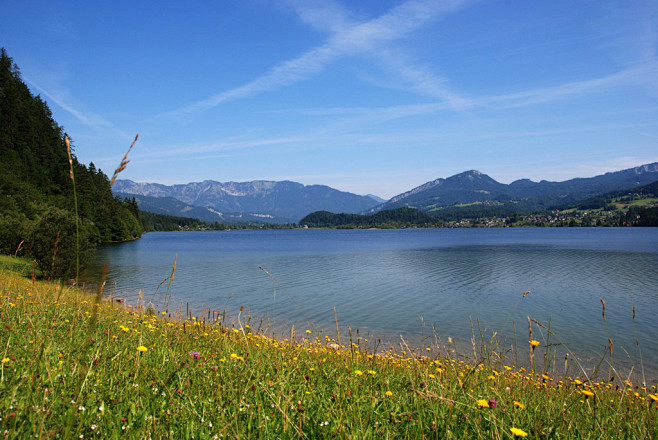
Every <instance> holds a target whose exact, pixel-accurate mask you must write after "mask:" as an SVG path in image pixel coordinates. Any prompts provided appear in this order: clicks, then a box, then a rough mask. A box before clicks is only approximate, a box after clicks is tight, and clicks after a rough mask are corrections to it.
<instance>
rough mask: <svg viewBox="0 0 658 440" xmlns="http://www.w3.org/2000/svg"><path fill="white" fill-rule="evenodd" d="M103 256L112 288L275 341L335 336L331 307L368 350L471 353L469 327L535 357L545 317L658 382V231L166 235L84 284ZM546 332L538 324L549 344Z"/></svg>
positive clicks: (139, 244) (150, 238) (561, 338)
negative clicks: (531, 345) (531, 350)
mask: <svg viewBox="0 0 658 440" xmlns="http://www.w3.org/2000/svg"><path fill="white" fill-rule="evenodd" d="M176 256H177V266H176V272H175V279H174V281H173V282H172V283H171V286H170V289H169V292H168V293H167V284H168V283H167V282H165V283H164V284H163V285H162V286H161V287H160V289H159V290H158V291H157V292H156V289H157V287H158V284H160V283H161V282H162V281H163V280H164V279H165V278H166V277H167V276H169V275H170V274H171V270H172V263H173V261H174V258H175V257H176ZM105 261H108V262H109V271H108V283H107V287H106V293H108V294H112V295H114V296H120V297H124V298H127V299H128V303H131V304H135V303H136V302H137V298H138V294H139V292H140V290H141V291H142V292H143V294H144V298H145V301H146V303H147V304H148V303H149V302H151V303H153V305H154V306H155V308H156V309H157V310H163V308H164V305H165V301H166V298H167V297H168V296H169V295H170V300H169V303H168V304H169V310H170V311H171V312H172V313H173V310H174V309H179V310H180V309H181V308H182V311H183V314H185V313H186V312H187V310H188V308H189V310H190V311H191V313H193V314H194V315H195V316H198V317H201V316H202V315H204V314H205V313H206V312H203V310H215V311H218V312H226V313H227V314H228V315H230V316H233V317H235V316H237V315H238V312H239V309H240V306H245V312H244V313H243V314H242V316H243V317H244V316H246V315H247V314H248V315H249V316H251V325H252V327H257V326H258V325H259V323H261V322H262V323H263V325H266V324H269V332H270V333H274V335H275V336H276V335H284V334H286V332H287V331H289V330H290V328H291V327H292V326H293V325H294V326H295V330H296V331H297V332H298V333H301V334H304V331H305V330H307V329H308V330H312V331H313V332H314V333H315V332H322V335H323V336H324V335H329V336H331V337H335V336H336V323H335V315H334V309H335V312H336V316H337V318H338V323H339V326H340V332H341V337H342V342H343V344H345V342H346V340H347V327H348V326H349V327H351V329H352V336H353V338H354V340H355V341H356V340H357V333H356V331H357V330H356V329H358V337H361V338H362V341H361V342H362V344H363V345H367V346H368V347H370V349H375V348H378V349H381V348H382V347H383V346H384V344H385V345H386V346H385V348H388V346H389V345H391V344H393V345H396V346H399V344H400V343H401V342H402V339H401V337H402V338H404V340H405V341H406V342H408V343H409V344H410V345H412V346H413V347H416V348H422V347H426V346H430V345H432V344H433V343H434V341H435V340H434V337H435V336H436V337H439V338H440V341H441V345H442V346H445V345H446V344H447V341H448V338H451V339H452V340H453V344H452V345H450V346H449V347H448V348H457V350H458V351H459V352H460V353H464V354H466V355H468V353H469V352H470V353H472V342H471V339H472V336H473V334H475V336H476V339H478V340H479V339H480V335H485V337H486V339H487V341H488V340H489V338H490V337H491V336H492V332H498V333H497V336H498V337H501V338H503V340H504V345H505V346H506V347H510V346H512V345H513V344H514V343H515V341H516V343H518V346H519V353H525V354H526V357H527V353H528V348H527V347H528V337H529V334H528V317H530V318H531V319H534V320H536V321H538V322H539V323H541V324H542V325H544V326H546V327H548V326H549V322H550V329H551V332H552V335H551V337H550V340H549V342H551V343H561V344H564V345H561V346H559V347H558V349H559V350H564V349H566V348H567V347H568V349H569V350H571V351H572V352H573V353H574V354H575V355H576V357H578V358H579V359H582V360H591V359H594V360H599V359H601V357H602V356H603V353H605V350H607V347H608V338H610V339H612V341H613V342H614V346H613V357H614V364H615V365H616V366H623V367H624V368H626V369H628V368H630V366H631V365H634V368H635V370H636V371H635V373H636V374H639V373H640V372H641V368H642V367H643V368H644V372H645V374H646V376H647V380H649V379H650V378H651V380H652V381H653V380H655V379H656V378H657V377H658V345H657V344H656V337H657V336H658V319H657V318H658V228H507V229H409V230H312V229H309V230H304V229H296V230H244V231H242V230H239V231H203V232H157V233H148V234H145V235H144V236H143V237H142V238H141V239H139V240H137V241H134V242H130V243H123V244H118V245H107V246H102V247H100V248H99V250H98V252H97V253H96V256H95V257H94V260H93V261H92V262H91V265H90V268H89V269H88V270H87V271H86V274H85V278H86V280H87V281H88V282H91V283H93V280H94V279H95V277H97V276H98V274H99V273H100V267H101V266H102V264H103V262H105ZM261 268H262V269H261ZM526 291H530V294H528V295H527V296H526V297H524V298H522V296H523V294H524V292H526ZM601 299H603V300H604V301H605V303H606V321H605V322H604V320H603V316H602V305H601ZM633 310H635V316H633V313H634V312H633ZM234 319H235V318H233V320H234ZM514 324H516V335H515V332H514ZM547 333H548V331H547V329H545V328H542V327H541V326H539V325H537V324H536V323H534V322H533V338H534V339H537V340H539V341H541V342H542V345H543V343H544V342H545V341H546V338H547ZM316 334H317V333H316ZM380 338H381V339H382V341H383V342H382V345H380V346H378V347H376V345H377V343H378V341H379V339H380ZM365 339H368V343H366V342H365ZM368 344H369V345H368ZM541 353H542V357H543V351H542V352H541ZM559 356H562V357H561V358H559ZM640 356H641V358H642V362H640V360H639V359H640ZM563 359H564V356H563V355H562V353H561V352H558V354H557V355H556V361H557V363H558V365H560V364H561V365H563V364H564V361H563ZM520 362H521V361H520ZM508 363H509V364H511V363H512V362H508ZM606 371H607V368H606Z"/></svg>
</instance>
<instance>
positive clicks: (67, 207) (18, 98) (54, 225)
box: [0, 48, 143, 278]
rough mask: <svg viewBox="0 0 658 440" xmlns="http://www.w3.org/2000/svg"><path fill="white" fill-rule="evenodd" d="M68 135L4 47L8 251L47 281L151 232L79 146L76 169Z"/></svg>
mask: <svg viewBox="0 0 658 440" xmlns="http://www.w3.org/2000/svg"><path fill="white" fill-rule="evenodd" d="M66 136H67V133H65V131H64V128H63V127H61V126H60V125H58V124H57V123H56V122H55V120H54V119H53V116H52V112H51V110H50V109H49V108H48V105H47V103H46V102H45V101H44V100H43V99H41V97H40V96H38V95H37V96H34V95H32V93H31V92H30V90H29V89H28V87H27V86H26V85H25V83H24V82H23V80H22V78H21V74H20V69H19V68H18V66H17V65H16V64H15V63H14V61H13V60H12V58H10V57H9V56H8V55H7V52H6V50H5V49H4V48H2V49H0V156H1V157H2V160H1V161H0V252H1V253H3V254H12V255H19V256H25V257H29V258H33V259H35V261H36V262H37V264H38V266H39V268H40V269H41V270H42V272H43V274H44V275H45V276H47V277H58V278H61V277H67V276H71V274H72V273H73V271H74V270H75V268H74V265H75V260H76V256H77V257H78V259H79V261H81V262H84V261H86V259H87V258H88V256H89V255H90V253H91V252H92V251H93V248H94V246H95V245H96V244H99V243H103V242H118V241H126V240H132V239H135V238H138V237H139V236H140V235H141V234H142V232H143V228H142V225H141V223H140V221H139V209H138V207H137V204H136V203H134V200H133V201H130V200H122V199H120V198H118V197H114V195H113V194H112V188H111V186H110V181H109V179H108V177H107V175H106V174H105V173H104V172H103V171H102V170H100V169H97V168H96V166H95V165H94V164H93V163H90V164H89V165H88V166H87V165H84V164H81V163H79V162H78V160H77V158H76V156H75V146H74V144H72V147H71V150H72V151H71V161H72V163H71V165H69V158H68V153H67V147H66V144H65V137H66ZM68 137H69V138H70V136H68ZM71 170H72V173H73V175H74V177H75V189H76V192H77V212H78V216H77V217H76V215H75V212H76V206H75V201H74V196H73V195H74V188H73V181H72V179H71Z"/></svg>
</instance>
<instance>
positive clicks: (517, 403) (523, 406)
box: [514, 400, 525, 409]
mask: <svg viewBox="0 0 658 440" xmlns="http://www.w3.org/2000/svg"><path fill="white" fill-rule="evenodd" d="M514 406H516V407H518V408H521V409H523V408H525V405H524V404H522V403H521V402H517V401H516V400H515V401H514Z"/></svg>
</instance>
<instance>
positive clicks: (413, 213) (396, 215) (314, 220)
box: [299, 208, 442, 229]
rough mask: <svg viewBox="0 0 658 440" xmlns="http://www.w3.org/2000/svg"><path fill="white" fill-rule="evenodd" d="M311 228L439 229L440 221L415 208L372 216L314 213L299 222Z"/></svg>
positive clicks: (378, 213)
mask: <svg viewBox="0 0 658 440" xmlns="http://www.w3.org/2000/svg"><path fill="white" fill-rule="evenodd" d="M299 224H300V225H305V226H308V227H311V228H389V229H390V228H417V227H424V228H426V227H439V226H441V225H442V222H441V221H440V220H437V219H436V218H432V217H430V216H429V215H427V214H425V213H423V212H421V211H419V210H417V209H414V208H398V209H391V210H385V211H379V212H377V213H375V214H372V215H361V214H333V213H331V212H327V211H317V212H313V213H311V214H309V215H307V216H306V217H304V218H303V219H301V220H300V221H299Z"/></svg>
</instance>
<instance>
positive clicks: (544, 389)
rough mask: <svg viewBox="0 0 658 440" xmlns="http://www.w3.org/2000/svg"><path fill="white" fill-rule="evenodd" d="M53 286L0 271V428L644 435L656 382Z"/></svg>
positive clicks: (11, 431)
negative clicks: (286, 328) (339, 335)
mask: <svg viewBox="0 0 658 440" xmlns="http://www.w3.org/2000/svg"><path fill="white" fill-rule="evenodd" d="M58 290H59V286H58V285H57V284H55V283H48V282H33V281H32V280H30V279H26V278H23V277H20V276H19V275H17V274H12V273H11V272H9V271H5V270H2V271H0V321H1V322H2V324H3V325H2V326H0V341H1V342H0V356H1V357H2V359H1V361H2V362H1V363H0V432H6V434H5V436H6V437H8V438H26V437H28V436H32V435H35V434H36V435H37V436H39V433H41V434H40V435H41V437H42V438H80V436H82V437H83V438H128V439H132V438H135V439H141V438H149V437H150V438H193V437H194V438H208V439H211V438H217V439H219V438H308V439H310V438H313V439H316V438H317V439H322V438H331V439H348V438H359V439H382V438H401V439H417V438H427V439H430V438H437V439H439V438H440V439H442V438H454V439H456V438H475V439H512V438H515V436H516V435H520V434H519V433H526V434H527V435H528V438H552V439H581V438H582V439H599V438H647V439H648V438H656V424H655V421H656V410H658V407H657V405H658V402H657V401H658V395H656V389H655V388H650V389H647V390H643V389H635V388H633V387H631V386H630V385H629V386H628V387H621V388H619V389H616V388H615V387H614V386H611V384H610V383H606V382H595V381H593V380H589V381H588V380H585V381H580V380H578V379H572V378H571V377H567V376H566V375H565V380H561V381H558V380H557V378H556V379H554V378H553V377H549V376H548V375H546V374H544V375H535V374H530V373H526V372H525V369H524V368H518V367H516V366H508V365H504V364H503V365H501V366H500V367H499V366H498V363H497V362H495V363H494V362H487V361H486V359H484V362H478V359H475V360H466V359H464V358H460V357H459V356H458V355H457V354H456V353H454V354H453V351H452V348H449V349H448V350H445V353H446V355H445V356H438V355H437V356H436V357H433V358H429V357H425V356H419V353H418V352H415V351H414V349H413V347H411V346H410V344H408V343H407V341H405V340H404V339H403V338H402V343H401V345H400V348H401V350H402V351H397V352H396V351H392V350H391V351H388V352H386V351H382V352H381V353H378V352H375V353H373V352H368V351H364V350H362V349H360V344H359V343H358V342H357V340H358V338H359V332H355V331H353V329H352V328H350V327H348V334H349V336H350V346H349V348H347V347H345V348H338V349H337V348H335V347H333V346H332V344H333V342H332V341H333V340H330V339H328V338H327V339H324V340H322V339H320V338H319V334H318V337H316V339H315V340H312V339H310V338H308V336H306V335H308V333H306V332H303V331H300V332H298V333H300V336H297V334H296V332H295V328H294V327H293V328H291V331H290V334H289V335H288V336H287V337H286V338H285V339H273V338H269V337H266V336H265V335H263V334H262V333H260V332H258V331H257V330H255V329H253V328H251V327H250V326H249V324H248V322H249V319H250V317H249V316H248V314H247V312H246V311H244V309H243V311H241V313H240V314H239V316H238V319H237V321H236V322H234V324H233V325H231V324H230V323H227V322H226V320H225V319H224V320H221V321H215V322H208V323H206V322H205V321H202V320H200V319H198V318H195V317H194V316H192V317H188V316H189V315H187V316H181V317H180V319H179V320H172V319H170V318H169V317H168V315H161V314H153V315H149V314H145V313H143V311H142V310H138V309H130V308H126V307H124V304H118V303H116V302H111V301H101V302H100V304H98V305H97V303H96V301H95V297H98V291H97V292H95V295H92V294H85V293H83V292H82V291H81V290H80V289H74V288H71V287H64V288H63V292H62V294H61V296H60V297H59V298H58V297H57V293H58ZM181 309H182V305H181ZM181 311H184V310H181ZM336 321H337V319H336ZM530 323H531V325H532V321H530ZM90 325H91V326H92V328H95V330H94V331H90ZM538 327H539V329H542V330H543V328H542V327H541V326H538ZM538 331H540V330H538ZM547 331H549V332H550V333H551V339H552V340H559V338H557V336H554V335H553V333H554V331H553V330H552V329H547ZM90 333H92V334H90ZM91 337H93V339H94V340H93V341H91V339H90V338H91ZM531 337H532V336H531ZM88 341H90V342H92V343H91V344H90V345H89V346H88V348H86V347H85V346H86V344H87V342H88ZM438 343H439V342H438V338H437V345H436V346H434V347H432V348H433V349H434V353H439V347H438ZM482 343H484V346H483V348H484V349H485V351H486V350H490V348H489V347H488V346H489V345H491V342H490V338H489V336H488V335H487V336H486V338H483V339H482ZM346 345H347V344H346ZM448 347H455V342H454V341H452V340H451V339H448ZM476 347H477V341H476ZM422 348H424V347H422ZM455 349H456V347H455ZM521 349H522V350H523V347H521ZM487 353H489V351H487ZM489 355H492V356H497V355H493V354H491V353H489ZM570 357H571V356H570ZM496 359H498V358H496ZM501 359H502V358H501ZM570 360H571V359H570ZM565 362H566V360H565ZM494 364H495V365H494ZM488 365H491V366H488ZM544 376H546V377H544ZM629 383H630V382H629ZM636 393H637V394H636ZM652 396H653V397H652Z"/></svg>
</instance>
